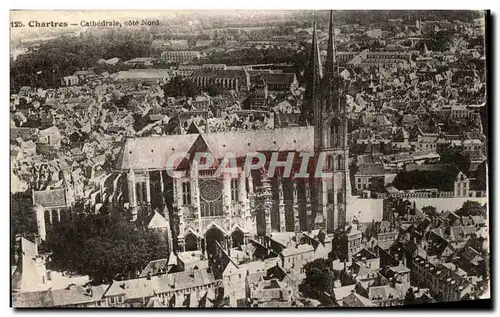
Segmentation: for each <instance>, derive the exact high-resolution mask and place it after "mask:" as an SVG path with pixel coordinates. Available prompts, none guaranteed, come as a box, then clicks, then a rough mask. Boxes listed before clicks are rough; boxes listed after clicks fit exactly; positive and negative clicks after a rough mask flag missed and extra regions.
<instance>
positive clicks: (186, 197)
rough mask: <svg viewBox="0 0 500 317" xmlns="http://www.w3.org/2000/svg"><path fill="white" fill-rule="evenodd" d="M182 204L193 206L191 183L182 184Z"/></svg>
mask: <svg viewBox="0 0 500 317" xmlns="http://www.w3.org/2000/svg"><path fill="white" fill-rule="evenodd" d="M182 204H183V205H191V186H190V184H189V182H183V183H182Z"/></svg>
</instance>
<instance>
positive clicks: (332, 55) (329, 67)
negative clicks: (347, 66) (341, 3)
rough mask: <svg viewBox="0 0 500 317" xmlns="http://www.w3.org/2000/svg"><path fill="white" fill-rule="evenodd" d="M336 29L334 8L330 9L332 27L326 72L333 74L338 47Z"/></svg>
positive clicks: (330, 28) (329, 74) (329, 32)
mask: <svg viewBox="0 0 500 317" xmlns="http://www.w3.org/2000/svg"><path fill="white" fill-rule="evenodd" d="M334 32H335V29H334V28H333V10H332V11H330V27H329V31H328V47H327V51H326V63H325V73H326V75H327V76H332V75H333V72H334V71H335V61H336V51H335V49H336V47H335V33H334Z"/></svg>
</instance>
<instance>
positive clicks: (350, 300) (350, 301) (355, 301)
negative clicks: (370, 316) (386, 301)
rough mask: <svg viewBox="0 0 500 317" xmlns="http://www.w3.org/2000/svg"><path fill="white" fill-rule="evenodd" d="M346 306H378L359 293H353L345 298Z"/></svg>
mask: <svg viewBox="0 0 500 317" xmlns="http://www.w3.org/2000/svg"><path fill="white" fill-rule="evenodd" d="M342 301H343V303H344V306H347V307H374V306H376V305H375V304H374V303H373V302H372V301H371V300H369V299H368V298H366V297H364V296H361V295H359V294H358V293H351V294H349V295H348V296H347V297H345V298H344V299H343V300H342Z"/></svg>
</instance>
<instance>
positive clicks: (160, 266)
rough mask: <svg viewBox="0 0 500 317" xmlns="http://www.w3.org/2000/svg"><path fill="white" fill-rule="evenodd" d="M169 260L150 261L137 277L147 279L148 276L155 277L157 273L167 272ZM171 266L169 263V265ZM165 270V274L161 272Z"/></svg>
mask: <svg viewBox="0 0 500 317" xmlns="http://www.w3.org/2000/svg"><path fill="white" fill-rule="evenodd" d="M168 262H169V259H159V260H155V261H150V262H149V263H148V265H146V267H145V268H144V270H142V272H141V274H140V275H139V277H147V276H148V275H149V274H151V275H157V274H159V273H165V272H166V270H167V265H168V264H169V263H168ZM170 264H171V263H170ZM164 269H165V272H162V271H163V270H164Z"/></svg>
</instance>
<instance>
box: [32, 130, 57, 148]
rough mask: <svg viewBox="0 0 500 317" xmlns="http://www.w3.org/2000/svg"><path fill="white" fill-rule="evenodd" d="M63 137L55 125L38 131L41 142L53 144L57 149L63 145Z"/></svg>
mask: <svg viewBox="0 0 500 317" xmlns="http://www.w3.org/2000/svg"><path fill="white" fill-rule="evenodd" d="M62 138H63V137H62V135H61V132H60V131H59V129H58V128H57V127H54V126H52V127H50V128H47V129H44V130H40V131H39V133H38V142H39V143H41V144H46V145H49V146H52V147H54V148H55V149H59V148H60V147H61V141H62Z"/></svg>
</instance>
